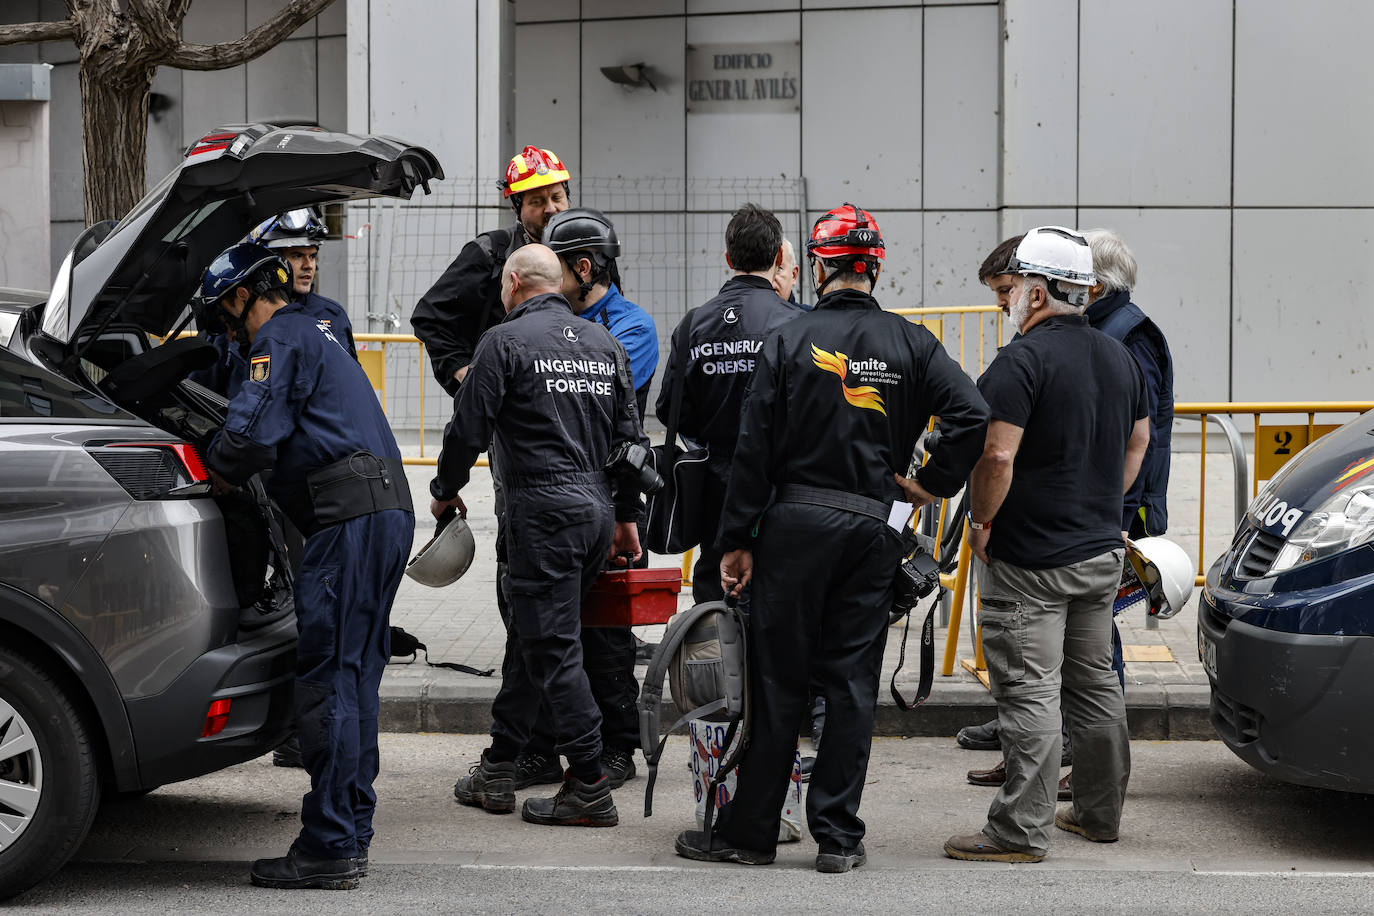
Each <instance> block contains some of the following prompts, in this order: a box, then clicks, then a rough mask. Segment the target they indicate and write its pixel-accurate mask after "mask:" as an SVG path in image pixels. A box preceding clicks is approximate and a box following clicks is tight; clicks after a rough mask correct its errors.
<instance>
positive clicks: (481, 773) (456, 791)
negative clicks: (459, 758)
mask: <svg viewBox="0 0 1374 916" xmlns="http://www.w3.org/2000/svg"><path fill="white" fill-rule="evenodd" d="M453 797H454V798H456V799H458V801H459V802H460V803H461V804H464V805H471V806H472V807H474V808H482V809H484V810H486V811H490V812H491V813H492V814H510V813H511V812H512V811H514V810H515V764H514V763H512V762H506V763H492V762H491V761H490V760H488V759H487V752H486V751H483V752H482V759H481V760H479V761H477V762H476V763H474V764H473V765H472V769H470V770H468V775H466V776H464V777H463V778H462V779H460V780H458V782H457V783H455V784H454V786H453Z"/></svg>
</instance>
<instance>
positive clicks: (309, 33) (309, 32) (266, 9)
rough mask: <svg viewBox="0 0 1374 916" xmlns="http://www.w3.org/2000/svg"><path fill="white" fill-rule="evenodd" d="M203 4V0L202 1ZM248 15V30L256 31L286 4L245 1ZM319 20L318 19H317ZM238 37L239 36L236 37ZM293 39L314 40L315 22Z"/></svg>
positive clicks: (275, 1) (310, 23) (295, 33)
mask: <svg viewBox="0 0 1374 916" xmlns="http://www.w3.org/2000/svg"><path fill="white" fill-rule="evenodd" d="M202 2H203V0H202ZM245 2H246V9H247V13H248V28H250V29H256V28H257V27H258V26H260V25H262V24H263V23H264V22H266V21H267V20H268V19H270V18H272V17H273V16H274V15H276V14H277V12H278V11H279V10H281V8H282V7H283V6H285V5H286V4H285V3H284V2H283V0H245ZM317 18H318V17H317ZM234 37H237V36H234ZM290 37H291V38H314V37H315V20H314V19H311V20H309V21H308V22H306V23H305V25H303V26H301V27H300V28H299V29H297V30H296V31H294V32H292V33H291V36H290ZM221 40H223V39H221Z"/></svg>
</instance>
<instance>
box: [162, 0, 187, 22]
mask: <svg viewBox="0 0 1374 916" xmlns="http://www.w3.org/2000/svg"><path fill="white" fill-rule="evenodd" d="M190 8H191V0H167V18H168V19H170V20H171V21H172V25H173V26H175V27H176V28H178V29H179V28H181V23H182V21H183V20H184V19H185V18H186V13H187V11H188V10H190Z"/></svg>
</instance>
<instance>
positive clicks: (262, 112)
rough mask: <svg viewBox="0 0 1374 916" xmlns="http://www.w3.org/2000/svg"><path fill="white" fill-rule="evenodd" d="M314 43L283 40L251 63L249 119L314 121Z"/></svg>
mask: <svg viewBox="0 0 1374 916" xmlns="http://www.w3.org/2000/svg"><path fill="white" fill-rule="evenodd" d="M315 76H316V68H315V42H314V40H313V39H312V40H307V41H284V42H282V43H281V44H279V45H277V46H276V47H275V48H273V49H272V50H270V51H268V52H267V53H266V54H264V55H263V56H262V57H259V58H258V59H257V60H254V61H250V62H249V64H248V80H247V91H248V104H247V115H248V120H249V121H250V122H257V121H287V122H295V123H299V124H312V123H314V122H315V120H316V118H317V117H318V116H319V112H318V110H317V108H316V106H315V85H316V83H315Z"/></svg>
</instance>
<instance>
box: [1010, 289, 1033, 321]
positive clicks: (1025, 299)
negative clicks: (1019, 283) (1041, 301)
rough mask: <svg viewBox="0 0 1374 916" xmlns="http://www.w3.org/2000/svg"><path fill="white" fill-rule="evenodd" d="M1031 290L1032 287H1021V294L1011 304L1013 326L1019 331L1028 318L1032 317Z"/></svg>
mask: <svg viewBox="0 0 1374 916" xmlns="http://www.w3.org/2000/svg"><path fill="white" fill-rule="evenodd" d="M1030 292H1031V291H1030V287H1027V286H1023V287H1021V295H1020V296H1017V297H1016V301H1015V302H1013V303H1012V304H1011V326H1012V327H1013V328H1015V329H1016V330H1017V331H1020V330H1021V328H1022V327H1023V326H1024V325H1025V323H1026V319H1027V318H1029V317H1030V310H1031V305H1030Z"/></svg>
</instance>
